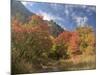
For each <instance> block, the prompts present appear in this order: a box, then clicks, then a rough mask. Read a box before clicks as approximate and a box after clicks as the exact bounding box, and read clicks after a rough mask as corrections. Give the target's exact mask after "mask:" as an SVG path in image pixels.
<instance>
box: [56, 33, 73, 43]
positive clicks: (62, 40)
mask: <svg viewBox="0 0 100 75" xmlns="http://www.w3.org/2000/svg"><path fill="white" fill-rule="evenodd" d="M70 36H71V35H70V32H68V31H64V32H62V33H61V34H60V35H59V36H58V37H57V38H56V39H55V43H56V44H66V43H67V42H68V41H69V39H70Z"/></svg>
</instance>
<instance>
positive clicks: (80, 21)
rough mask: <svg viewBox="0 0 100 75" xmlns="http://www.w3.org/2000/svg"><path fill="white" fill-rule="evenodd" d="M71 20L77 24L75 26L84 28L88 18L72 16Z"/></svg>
mask: <svg viewBox="0 0 100 75" xmlns="http://www.w3.org/2000/svg"><path fill="white" fill-rule="evenodd" d="M73 19H74V21H75V22H76V23H77V26H84V25H86V23H87V21H88V18H87V17H86V16H84V17H81V16H74V17H73Z"/></svg>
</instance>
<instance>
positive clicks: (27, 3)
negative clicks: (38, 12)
mask: <svg viewBox="0 0 100 75" xmlns="http://www.w3.org/2000/svg"><path fill="white" fill-rule="evenodd" d="M21 3H22V4H23V5H25V6H27V5H29V6H33V4H34V3H33V2H27V1H26V2H25V1H22V2H21Z"/></svg>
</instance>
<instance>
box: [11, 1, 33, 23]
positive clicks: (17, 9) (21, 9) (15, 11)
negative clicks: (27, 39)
mask: <svg viewBox="0 0 100 75" xmlns="http://www.w3.org/2000/svg"><path fill="white" fill-rule="evenodd" d="M32 14H33V13H31V12H29V11H28V10H27V9H26V8H25V6H24V5H23V4H22V3H21V2H20V1H16V0H11V18H13V17H17V19H18V20H19V21H22V22H25V21H26V20H27V18H28V17H29V16H31V15H32Z"/></svg>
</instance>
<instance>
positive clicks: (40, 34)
mask: <svg viewBox="0 0 100 75" xmlns="http://www.w3.org/2000/svg"><path fill="white" fill-rule="evenodd" d="M17 14H18V13H17ZM19 18H21V15H20V16H18V15H16V16H14V17H13V18H12V22H11V34H12V35H11V52H12V53H11V56H12V58H11V60H12V61H11V64H12V66H11V68H12V69H11V70H12V74H21V73H22V74H24V73H39V72H55V71H72V70H87V69H95V68H96V65H95V64H96V34H95V30H94V29H93V27H92V26H91V25H88V24H87V25H84V26H81V25H80V26H77V27H76V28H75V29H74V30H71V31H70V30H65V29H63V28H62V27H60V25H59V24H57V23H56V22H55V21H54V20H50V21H48V20H44V19H43V16H42V15H36V14H33V15H32V16H29V17H28V18H27V21H25V22H23V21H21V20H19Z"/></svg>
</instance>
